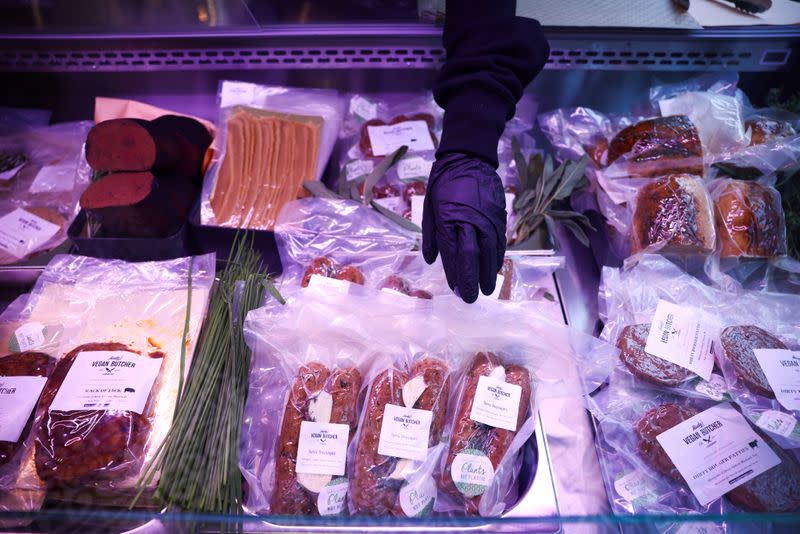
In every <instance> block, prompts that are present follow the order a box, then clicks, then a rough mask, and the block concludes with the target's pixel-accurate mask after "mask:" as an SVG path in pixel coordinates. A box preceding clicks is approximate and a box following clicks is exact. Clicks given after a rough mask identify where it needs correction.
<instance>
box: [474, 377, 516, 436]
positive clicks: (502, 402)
mask: <svg viewBox="0 0 800 534" xmlns="http://www.w3.org/2000/svg"><path fill="white" fill-rule="evenodd" d="M521 396H522V388H521V387H520V386H519V385H517V384H509V383H508V382H505V381H503V380H498V379H496V378H492V377H491V376H481V377H479V378H478V387H477V389H476V390H475V398H474V399H473V400H472V411H470V414H469V418H470V419H472V420H473V421H477V422H478V423H483V424H485V425H489V426H493V427H495V428H504V429H506V430H510V431H512V432H516V430H517V418H518V417H519V400H520V397H521Z"/></svg>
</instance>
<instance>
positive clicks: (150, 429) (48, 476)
mask: <svg viewBox="0 0 800 534" xmlns="http://www.w3.org/2000/svg"><path fill="white" fill-rule="evenodd" d="M214 263H215V261H214V256H213V255H206V256H198V257H195V258H182V259H178V260H172V261H164V262H144V263H126V262H122V261H116V260H100V259H94V258H86V257H81V256H56V257H55V258H54V259H53V260H52V261H51V262H50V264H49V265H48V267H47V269H45V271H44V272H43V273H42V275H41V276H40V277H39V280H38V281H37V284H36V286H35V287H34V290H33V292H32V296H31V298H30V300H29V302H28V304H27V309H28V310H29V320H30V321H31V322H38V323H42V324H47V323H59V322H64V321H68V320H72V321H76V322H77V323H78V327H77V331H76V332H75V333H74V335H70V336H69V339H64V343H63V345H62V346H63V347H65V348H64V352H65V353H66V354H65V356H64V357H63V358H61V359H60V360H59V362H58V364H57V365H56V366H55V369H54V371H53V374H52V376H51V377H50V381H49V382H48V384H47V386H45V389H44V392H43V394H42V399H41V405H42V409H43V412H44V413H43V415H42V420H41V424H40V425H39V426H38V430H37V432H36V438H35V451H34V460H35V470H34V471H33V472H32V473H30V476H29V481H28V482H27V483H37V484H46V485H47V487H48V492H49V493H50V495H51V496H52V497H53V498H55V499H59V500H65V501H72V502H82V503H88V504H99V503H104V504H121V503H124V504H125V505H127V504H128V503H129V501H130V498H131V497H132V496H133V495H135V494H136V491H137V482H138V480H139V476H140V475H141V472H142V469H143V467H144V466H145V465H146V464H147V463H148V462H149V461H150V459H151V458H152V457H153V455H154V454H155V453H156V450H157V449H158V448H159V446H160V445H161V443H162V441H163V440H164V437H165V435H166V433H167V432H168V430H169V426H170V424H171V421H172V416H173V412H174V408H175V402H176V399H177V395H178V391H177V390H178V383H179V375H180V372H181V368H182V365H181V353H182V349H183V348H184V347H185V351H186V360H187V365H186V369H188V367H189V365H188V362H189V361H190V359H191V354H192V353H193V351H194V346H195V344H196V342H197V338H198V336H199V332H200V325H201V322H202V318H203V316H204V315H205V309H206V306H207V301H208V296H209V294H210V290H211V285H212V283H213V280H214ZM190 273H191V274H190ZM189 276H191V281H190V280H189ZM189 291H191V310H190V311H191V313H190V314H189V316H188V317H187V309H186V308H187V302H188V297H189ZM98 383H102V384H104V386H105V387H103V388H98V387H97V384H98ZM157 482H158V476H157V475H156V476H155V477H153V479H152V480H151V481H150V482H149V483H148V484H146V485H145V486H144V491H145V496H150V495H151V494H152V491H153V490H154V489H155V484H157Z"/></svg>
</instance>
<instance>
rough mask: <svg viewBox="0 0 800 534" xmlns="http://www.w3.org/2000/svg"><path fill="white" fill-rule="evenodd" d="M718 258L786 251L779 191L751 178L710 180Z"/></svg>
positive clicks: (765, 254)
mask: <svg viewBox="0 0 800 534" xmlns="http://www.w3.org/2000/svg"><path fill="white" fill-rule="evenodd" d="M709 191H710V194H711V198H712V201H713V203H714V215H715V221H716V228H717V240H718V250H719V256H720V259H723V260H724V259H730V258H771V257H774V256H782V255H784V254H786V224H785V222H784V216H783V209H782V208H781V198H780V194H779V193H778V191H777V190H775V189H774V188H772V187H770V186H768V185H764V184H761V183H758V182H753V181H744V180H733V179H720V180H715V181H713V182H712V183H711V184H709Z"/></svg>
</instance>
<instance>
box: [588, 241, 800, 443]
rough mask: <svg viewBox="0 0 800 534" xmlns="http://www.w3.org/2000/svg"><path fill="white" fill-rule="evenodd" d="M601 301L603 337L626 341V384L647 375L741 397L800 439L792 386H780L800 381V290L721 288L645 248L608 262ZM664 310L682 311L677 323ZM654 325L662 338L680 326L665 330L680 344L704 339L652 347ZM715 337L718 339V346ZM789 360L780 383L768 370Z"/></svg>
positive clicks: (681, 387) (671, 384) (755, 415)
mask: <svg viewBox="0 0 800 534" xmlns="http://www.w3.org/2000/svg"><path fill="white" fill-rule="evenodd" d="M662 301H666V304H664V303H662ZM600 303H601V310H602V311H601V317H602V318H603V320H604V321H605V323H606V326H605V329H604V331H603V334H602V338H603V339H606V340H608V341H609V342H615V341H616V342H618V343H620V345H621V346H620V348H621V351H622V352H621V355H620V358H621V360H622V361H621V362H620V363H618V364H617V370H616V371H615V373H614V374H613V376H612V378H613V379H615V380H616V381H617V382H618V383H620V384H622V385H623V386H625V387H628V388H633V387H640V386H642V385H643V384H647V385H649V386H650V387H656V388H660V389H662V390H664V389H666V390H668V391H669V392H671V393H674V394H679V395H682V396H690V397H700V398H710V399H713V400H717V401H720V400H725V399H732V400H733V401H734V402H736V403H737V405H738V406H740V407H741V409H742V413H743V414H744V415H745V416H746V417H747V418H748V419H749V420H750V421H751V422H753V423H754V424H755V425H756V426H758V427H759V428H760V429H762V430H764V431H766V432H767V433H768V434H769V436H770V438H771V439H773V440H774V441H775V442H776V443H778V444H779V445H780V446H781V447H787V448H796V447H798V446H800V440H798V438H800V427H797V428H798V430H796V417H797V416H798V415H800V412H796V411H794V410H796V408H795V409H793V408H792V406H793V404H792V400H791V398H792V394H791V393H789V394H788V397H784V401H785V403H786V404H782V403H781V402H780V399H776V393H775V392H776V391H783V390H788V391H789V392H791V390H792V389H793V388H796V387H797V386H792V381H793V380H794V381H795V382H796V380H797V377H793V374H792V372H791V371H792V369H793V368H794V365H793V364H792V360H793V358H792V355H793V354H794V352H793V351H794V350H796V349H797V347H798V346H800V345H799V344H798V340H800V327H798V326H797V321H796V315H797V301H796V296H794V295H788V294H778V293H765V292H760V291H746V290H742V289H741V288H739V289H737V290H736V292H730V291H725V290H721V289H717V288H714V287H710V286H707V285H705V284H703V283H702V282H700V281H699V280H697V279H696V278H694V277H692V276H690V275H687V274H686V273H684V272H682V271H681V270H680V268H679V267H677V266H676V265H674V264H673V263H671V262H670V261H668V260H667V259H665V258H663V257H659V256H655V255H646V256H643V257H642V258H641V259H640V261H639V263H638V264H637V265H636V266H635V267H633V268H631V269H630V270H628V271H619V270H616V269H610V268H607V269H604V270H603V277H602V284H601V290H600ZM659 309H661V312H662V313H661V315H659ZM665 310H666V312H668V313H672V316H673V317H672V319H671V321H670V322H669V324H668V323H667V316H666V315H665V314H664V313H663V312H664V311H665ZM676 323H677V324H676ZM651 324H653V325H655V326H656V327H658V328H659V330H657V331H656V334H657V335H656V338H658V337H660V336H659V335H658V334H661V335H663V332H664V331H665V330H670V329H671V331H674V332H677V333H675V334H669V333H668V334H667V336H666V337H667V339H668V340H670V339H672V338H675V340H676V341H675V348H676V349H677V348H679V347H681V346H682V345H681V341H680V339H681V338H686V336H687V335H689V336H690V340H691V341H692V342H694V337H695V336H694V334H695V333H696V334H697V339H698V340H699V341H698V343H697V346H698V347H703V348H702V350H700V349H695V348H694V345H692V346H690V348H689V349H686V350H680V351H678V350H676V351H675V352H673V353H662V352H659V351H658V350H656V354H653V348H654V347H655V348H656V349H657V348H658V343H652V342H651V340H650V339H649V338H648V337H646V335H647V334H644V336H643V335H638V336H637V335H636V334H643V333H644V332H646V331H647V328H648V326H649V325H651ZM650 328H653V326H650ZM687 328H688V329H687ZM706 339H710V341H712V342H713V352H712V353H711V354H709V353H708V352H707V351H708V343H706V342H705V340H706ZM648 343H651V344H648ZM762 349H763V350H764V352H763V354H762ZM690 356H692V357H693V359H691V360H690V358H689V357H690ZM761 358H763V361H762V360H761ZM665 360H666V361H665ZM781 362H788V366H787V367H786V371H783V372H779V373H776V374H779V375H780V378H778V377H777V376H775V374H773V375H772V380H773V382H774V384H772V383H771V382H770V379H769V376H770V375H769V374H765V370H766V372H767V373H769V372H774V371H775V370H780V369H782V367H783V364H782V363H781ZM765 366H766V367H765ZM709 372H710V373H711V374H710V375H709V374H707V373H709ZM700 377H702V379H701V378H700ZM787 404H788V405H787ZM764 414H766V415H764ZM762 416H764V417H763V419H762Z"/></svg>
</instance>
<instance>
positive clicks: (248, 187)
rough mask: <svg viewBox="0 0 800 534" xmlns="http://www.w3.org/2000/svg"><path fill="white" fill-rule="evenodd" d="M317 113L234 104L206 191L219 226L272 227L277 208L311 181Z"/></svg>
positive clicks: (317, 135) (316, 149) (318, 123)
mask: <svg viewBox="0 0 800 534" xmlns="http://www.w3.org/2000/svg"><path fill="white" fill-rule="evenodd" d="M323 122H324V121H323V119H322V117H317V116H308V115H294V114H289V113H278V112H273V111H265V110H259V109H254V108H248V107H241V106H237V107H235V108H233V111H232V113H231V116H230V118H229V119H228V123H227V132H228V138H227V142H226V145H225V158H224V160H223V162H222V164H221V167H220V170H219V175H218V176H217V180H216V182H215V184H214V189H213V191H212V192H211V207H212V209H213V210H214V217H215V219H216V222H217V224H218V225H221V226H242V227H245V228H250V229H258V230H271V229H272V228H273V227H274V226H275V220H276V218H277V217H278V213H279V212H280V210H281V208H282V207H283V206H284V205H285V204H286V203H287V202H289V201H291V200H294V199H295V198H297V196H298V195H299V194H301V193H302V187H303V182H304V181H305V180H313V179H314V177H315V172H316V165H317V156H318V153H319V149H320V136H321V130H322V126H323Z"/></svg>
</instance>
